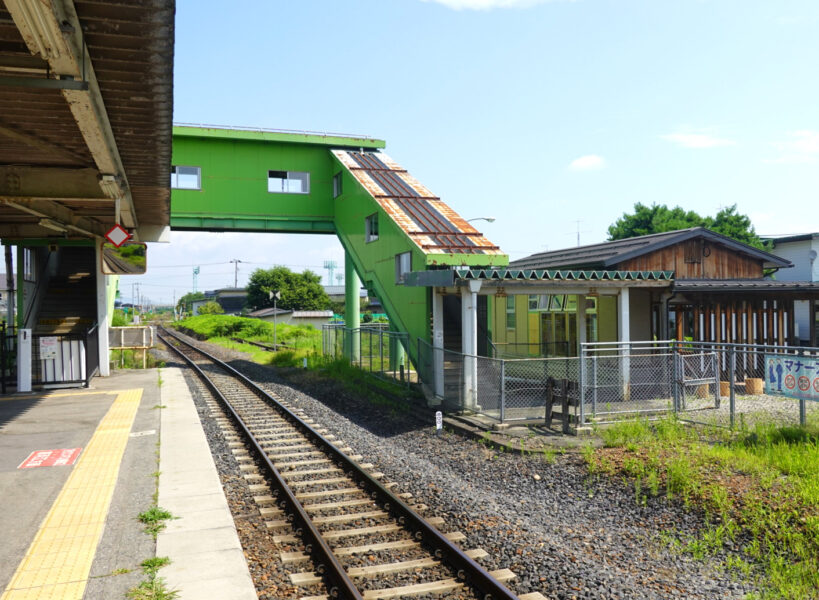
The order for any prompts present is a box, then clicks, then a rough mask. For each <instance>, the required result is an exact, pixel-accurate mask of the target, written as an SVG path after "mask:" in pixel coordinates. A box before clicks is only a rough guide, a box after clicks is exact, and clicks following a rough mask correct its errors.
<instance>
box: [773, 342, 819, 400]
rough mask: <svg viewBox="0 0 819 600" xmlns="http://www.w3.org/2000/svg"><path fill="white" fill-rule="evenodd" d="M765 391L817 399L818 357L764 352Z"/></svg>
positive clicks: (818, 397) (818, 388)
mask: <svg viewBox="0 0 819 600" xmlns="http://www.w3.org/2000/svg"><path fill="white" fill-rule="evenodd" d="M765 393H766V394H777V395H780V396H790V397H791V398H804V399H805V400H816V401H819V358H816V357H809V356H787V355H782V354H766V355H765Z"/></svg>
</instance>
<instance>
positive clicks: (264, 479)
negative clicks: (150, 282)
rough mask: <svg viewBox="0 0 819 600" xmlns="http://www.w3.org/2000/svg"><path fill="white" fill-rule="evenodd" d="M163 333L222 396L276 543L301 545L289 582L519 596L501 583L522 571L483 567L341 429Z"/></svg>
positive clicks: (288, 555)
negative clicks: (345, 439)
mask: <svg viewBox="0 0 819 600" xmlns="http://www.w3.org/2000/svg"><path fill="white" fill-rule="evenodd" d="M160 339H163V341H164V342H165V344H166V345H167V346H168V348H169V349H171V350H173V351H175V352H176V353H178V354H179V355H180V356H181V357H182V358H183V359H184V360H185V361H186V362H187V363H188V364H189V365H190V366H191V367H192V368H193V369H194V371H196V372H197V374H198V375H199V377H200V378H202V381H203V382H204V384H205V385H206V386H207V387H208V388H209V389H210V391H211V393H212V394H213V395H214V397H215V398H217V399H218V401H219V403H220V404H221V406H222V407H223V410H224V411H225V414H226V416H225V417H224V418H223V419H222V422H223V424H224V426H226V427H235V428H236V431H237V432H238V434H237V435H236V437H235V438H230V437H229V436H228V439H229V440H231V439H232V441H229V444H230V446H231V447H232V448H233V453H234V455H235V456H236V458H237V459H238V461H239V463H240V468H241V470H242V471H243V472H244V473H245V478H246V479H247V480H248V483H249V485H250V486H251V490H252V491H253V492H254V494H257V495H256V496H255V499H256V502H257V504H258V505H259V510H260V512H261V514H262V515H263V516H264V517H265V518H266V519H267V522H266V525H267V528H268V530H269V531H270V532H271V534H272V535H273V536H274V540H273V541H274V542H276V543H279V544H291V545H293V546H294V547H298V548H299V550H297V551H293V552H282V553H281V555H280V558H281V560H282V561H283V563H285V564H287V565H290V566H291V567H292V571H291V572H290V575H289V577H290V583H291V584H292V585H293V586H297V587H299V588H304V589H314V591H323V593H319V594H305V595H304V596H303V600H320V599H323V598H342V599H350V600H352V599H367V600H376V599H389V598H404V597H414V596H419V595H424V596H429V595H435V596H436V597H444V598H459V599H460V598H478V599H480V600H490V599H491V600H513V599H517V598H518V597H517V596H515V595H514V594H513V593H512V592H510V591H509V590H508V589H507V588H506V587H504V585H503V584H502V583H501V582H502V581H508V580H511V579H513V578H514V574H513V573H512V572H511V571H509V570H508V569H502V570H499V571H493V572H488V571H486V570H485V569H483V568H482V567H481V566H480V565H479V564H478V562H477V561H478V560H480V559H482V558H484V557H485V556H487V554H486V552H484V551H483V550H481V549H472V550H467V551H463V550H461V549H460V548H459V547H458V546H457V545H456V544H455V542H458V541H461V540H463V539H464V538H465V536H464V535H463V534H462V533H460V532H457V531H453V532H448V533H441V531H440V530H439V529H438V528H439V527H440V528H444V526H445V523H444V521H443V519H440V518H430V519H424V518H422V517H421V516H420V515H419V514H418V513H419V512H422V511H424V510H425V509H426V507H425V506H423V505H418V504H416V505H414V506H410V505H409V502H410V497H411V496H410V495H409V494H403V495H401V494H395V493H393V492H392V491H391V490H390V488H392V487H394V486H393V485H392V484H390V483H386V482H383V481H382V480H383V478H384V476H383V474H381V473H377V472H374V471H373V469H374V466H373V465H372V464H369V463H363V462H359V461H362V460H363V457H361V456H357V455H351V454H350V453H351V452H352V450H351V449H350V448H346V447H344V446H343V444H342V443H341V442H340V441H338V440H336V439H335V437H334V436H333V435H332V434H329V433H328V432H326V431H325V430H323V429H321V428H319V427H316V426H314V424H313V423H312V421H311V420H310V419H309V418H306V417H305V416H304V415H303V414H298V413H299V411H293V410H291V409H290V408H289V407H288V406H287V405H285V404H284V403H283V402H280V401H278V400H277V399H276V398H274V397H272V396H271V395H269V394H268V393H267V392H265V391H264V390H262V389H261V388H260V387H259V386H257V385H256V384H255V383H253V382H252V381H250V380H249V379H247V378H246V377H245V376H244V375H242V374H240V373H239V372H238V371H236V370H235V369H233V368H232V367H230V366H229V365H226V364H225V363H223V362H221V361H219V360H218V359H216V358H215V357H213V356H211V355H209V354H207V353H206V352H205V351H203V350H201V349H199V348H197V347H195V346H194V345H192V344H190V343H189V342H187V341H186V340H184V339H182V338H181V337H179V336H177V335H176V334H174V333H173V332H170V331H168V330H163V332H162V334H161V335H160ZM322 588H323V589H322ZM538 598H542V596H541V595H540V594H527V595H525V596H521V597H520V600H536V599H538Z"/></svg>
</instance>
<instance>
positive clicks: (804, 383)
mask: <svg viewBox="0 0 819 600" xmlns="http://www.w3.org/2000/svg"><path fill="white" fill-rule="evenodd" d="M799 389H800V390H801V391H803V392H807V391H808V390H809V389H810V379H808V378H807V377H805V376H804V375H800V376H799Z"/></svg>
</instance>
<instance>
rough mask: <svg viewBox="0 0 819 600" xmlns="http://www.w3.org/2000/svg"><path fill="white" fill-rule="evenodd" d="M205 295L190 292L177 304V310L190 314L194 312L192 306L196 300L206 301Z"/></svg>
mask: <svg viewBox="0 0 819 600" xmlns="http://www.w3.org/2000/svg"><path fill="white" fill-rule="evenodd" d="M204 299H205V294H203V293H202V292H188V293H187V294H185V295H184V296H182V297H181V298H180V299H179V302H177V303H176V308H178V309H179V310H180V311H182V312H186V313H190V312H191V310H192V306H191V304H192V303H193V301H194V300H204Z"/></svg>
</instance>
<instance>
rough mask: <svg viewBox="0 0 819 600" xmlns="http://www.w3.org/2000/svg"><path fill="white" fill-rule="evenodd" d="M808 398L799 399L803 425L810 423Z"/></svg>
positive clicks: (800, 420) (800, 416) (801, 423)
mask: <svg viewBox="0 0 819 600" xmlns="http://www.w3.org/2000/svg"><path fill="white" fill-rule="evenodd" d="M807 410H808V407H807V400H805V399H804V398H800V399H799V424H800V425H801V426H802V427H805V426H807V424H808V415H807Z"/></svg>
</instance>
